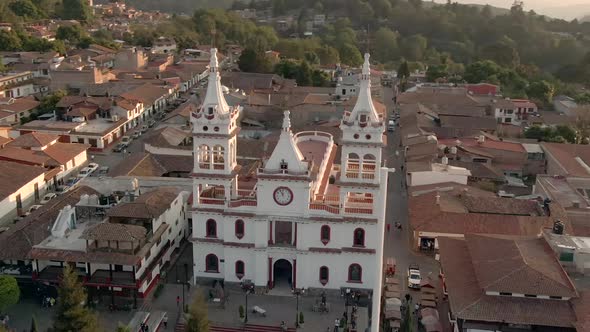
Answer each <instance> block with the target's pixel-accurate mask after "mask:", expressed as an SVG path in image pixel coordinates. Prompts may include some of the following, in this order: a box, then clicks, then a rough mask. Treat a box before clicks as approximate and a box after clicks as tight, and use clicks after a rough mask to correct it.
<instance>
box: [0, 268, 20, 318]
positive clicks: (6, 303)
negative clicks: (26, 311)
mask: <svg viewBox="0 0 590 332" xmlns="http://www.w3.org/2000/svg"><path fill="white" fill-rule="evenodd" d="M19 299H20V288H18V283H17V282H16V279H15V278H14V277H12V276H0V313H1V312H4V311H5V310H6V309H8V308H10V307H11V306H13V305H15V304H17V303H18V300H19Z"/></svg>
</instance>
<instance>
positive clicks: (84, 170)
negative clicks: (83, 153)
mask: <svg viewBox="0 0 590 332" xmlns="http://www.w3.org/2000/svg"><path fill="white" fill-rule="evenodd" d="M90 174H92V170H91V169H90V168H88V167H84V168H82V169H81V170H80V172H78V175H77V177H78V178H79V179H83V178H86V177H88V176H90Z"/></svg>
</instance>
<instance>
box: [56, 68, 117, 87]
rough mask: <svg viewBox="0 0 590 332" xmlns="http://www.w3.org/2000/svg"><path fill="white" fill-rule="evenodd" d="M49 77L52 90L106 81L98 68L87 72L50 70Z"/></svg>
mask: <svg viewBox="0 0 590 332" xmlns="http://www.w3.org/2000/svg"><path fill="white" fill-rule="evenodd" d="M49 76H50V77H51V89H52V90H59V89H67V88H79V87H82V86H84V85H87V84H99V83H105V82H106V81H107V78H106V77H105V76H104V75H103V74H102V72H101V71H100V69H99V68H92V69H88V70H52V71H51V72H50V73H49Z"/></svg>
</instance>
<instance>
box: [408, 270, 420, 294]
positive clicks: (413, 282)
mask: <svg viewBox="0 0 590 332" xmlns="http://www.w3.org/2000/svg"><path fill="white" fill-rule="evenodd" d="M421 282H422V277H421V276H420V267H418V265H416V264H410V266H409V267H408V287H410V288H414V289H420V283H421Z"/></svg>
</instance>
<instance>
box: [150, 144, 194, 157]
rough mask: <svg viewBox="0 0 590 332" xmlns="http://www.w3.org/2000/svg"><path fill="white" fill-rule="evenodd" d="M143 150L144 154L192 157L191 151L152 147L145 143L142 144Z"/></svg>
mask: <svg viewBox="0 0 590 332" xmlns="http://www.w3.org/2000/svg"><path fill="white" fill-rule="evenodd" d="M143 150H144V151H145V152H149V153H152V154H162V155H169V156H192V155H193V151H192V150H186V149H185V150H183V149H172V148H160V147H156V146H152V145H150V144H147V143H144V145H143Z"/></svg>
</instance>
